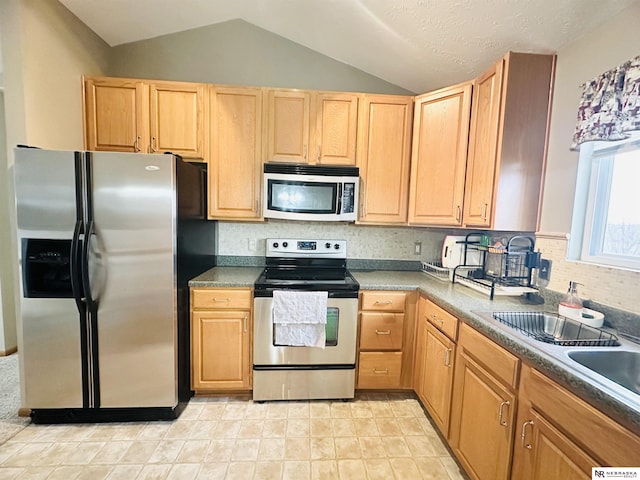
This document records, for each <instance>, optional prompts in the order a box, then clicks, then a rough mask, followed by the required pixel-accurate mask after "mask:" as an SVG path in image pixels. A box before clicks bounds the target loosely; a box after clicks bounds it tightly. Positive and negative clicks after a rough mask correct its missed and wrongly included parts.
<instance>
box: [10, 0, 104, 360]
mask: <svg viewBox="0 0 640 480" xmlns="http://www.w3.org/2000/svg"><path fill="white" fill-rule="evenodd" d="M0 21H1V22H2V23H1V24H0V32H1V34H2V42H1V43H2V48H3V51H2V53H3V55H2V56H3V62H4V85H5V99H6V101H5V115H6V144H7V148H5V149H4V151H3V152H2V154H0V170H2V174H1V175H0V182H2V188H0V192H1V193H0V194H1V195H3V198H2V201H1V202H0V210H1V212H0V240H1V245H2V256H0V278H1V279H2V308H3V325H2V327H3V329H4V331H5V333H7V332H8V333H9V334H8V335H6V337H5V339H4V341H5V348H4V350H7V349H9V348H11V347H13V346H15V345H16V342H17V339H16V335H15V318H16V313H15V305H16V295H17V289H16V288H15V286H16V285H17V283H16V282H17V265H16V264H15V259H16V258H17V250H16V239H15V218H14V211H13V184H12V173H11V171H12V166H13V158H12V150H13V147H14V146H15V145H17V144H30V145H36V146H39V147H43V148H56V149H74V148H82V95H81V91H82V90H81V81H80V78H81V75H83V74H93V75H100V74H104V73H105V71H106V66H107V62H108V55H109V49H108V46H107V45H106V43H104V42H103V41H102V40H101V39H100V38H99V37H98V36H97V35H95V34H94V33H93V32H92V31H91V30H90V29H89V28H87V27H86V26H85V25H84V24H83V23H82V22H80V21H79V20H78V19H77V18H76V17H75V16H74V15H72V14H71V13H70V12H69V11H68V10H67V9H66V8H64V7H63V6H62V5H61V4H60V3H59V2H58V1H57V0H2V1H0ZM5 153H6V154H5ZM0 350H3V348H2V346H0Z"/></svg>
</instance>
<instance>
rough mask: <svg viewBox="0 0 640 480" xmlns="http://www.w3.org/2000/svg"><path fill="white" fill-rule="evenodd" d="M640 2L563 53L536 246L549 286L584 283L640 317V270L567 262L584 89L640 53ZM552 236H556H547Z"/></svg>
mask: <svg viewBox="0 0 640 480" xmlns="http://www.w3.org/2000/svg"><path fill="white" fill-rule="evenodd" d="M638 19H640V2H636V3H635V4H634V5H632V6H631V7H629V8H627V9H626V10H623V11H622V12H620V13H619V14H618V15H616V16H615V17H614V18H613V19H611V20H610V21H609V22H607V23H605V24H604V25H601V26H600V27H599V28H596V29H595V30H593V31H591V32H585V35H584V36H583V37H581V38H580V39H578V40H577V41H575V42H573V43H572V44H570V45H567V46H566V47H564V48H562V49H561V50H559V51H558V63H557V71H556V83H555V92H554V100H553V106H552V114H551V131H550V135H549V155H548V163H547V173H546V180H545V186H544V196H543V203H542V215H541V222H540V233H541V234H542V235H539V236H538V240H537V243H536V245H537V247H538V248H540V250H541V252H542V254H543V256H544V257H547V258H549V259H551V260H552V262H553V266H552V270H551V282H550V283H549V288H550V289H552V290H556V291H560V292H564V291H566V289H567V287H568V282H569V280H573V281H576V282H580V283H582V284H584V286H583V287H581V288H580V290H581V292H582V294H583V295H585V296H586V297H589V298H591V299H592V300H594V301H596V302H599V303H602V304H605V305H610V306H613V307H616V308H620V309H622V310H626V311H630V312H634V313H638V314H640V303H639V302H638V301H637V294H638V291H640V272H634V271H629V270H623V269H615V268H609V267H600V266H596V265H590V264H586V263H581V262H575V261H568V260H567V259H566V258H567V238H566V235H565V234H566V233H569V232H570V228H571V215H572V212H573V196H574V192H575V180H576V170H577V165H578V154H577V153H576V152H570V151H569V145H570V143H571V138H572V137H573V130H574V128H575V124H576V116H577V111H578V102H579V101H580V95H581V94H582V92H581V89H580V85H581V84H582V83H584V82H586V81H588V80H590V79H591V78H593V77H596V76H597V75H599V74H601V73H603V72H604V71H606V70H609V69H611V68H613V67H616V66H618V65H620V64H621V63H624V62H625V61H627V60H629V59H631V58H633V57H635V56H636V55H638V54H640V28H638ZM549 233H551V234H552V235H550V236H547V234H549Z"/></svg>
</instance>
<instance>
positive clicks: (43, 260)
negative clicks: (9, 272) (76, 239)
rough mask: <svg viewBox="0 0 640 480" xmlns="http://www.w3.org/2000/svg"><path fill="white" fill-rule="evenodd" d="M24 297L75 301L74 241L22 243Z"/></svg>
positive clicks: (49, 240)
mask: <svg viewBox="0 0 640 480" xmlns="http://www.w3.org/2000/svg"><path fill="white" fill-rule="evenodd" d="M22 263H23V268H22V272H23V275H24V278H23V285H24V296H25V297H27V298H71V297H73V290H72V287H71V240H51V239H42V238H25V239H23V240H22Z"/></svg>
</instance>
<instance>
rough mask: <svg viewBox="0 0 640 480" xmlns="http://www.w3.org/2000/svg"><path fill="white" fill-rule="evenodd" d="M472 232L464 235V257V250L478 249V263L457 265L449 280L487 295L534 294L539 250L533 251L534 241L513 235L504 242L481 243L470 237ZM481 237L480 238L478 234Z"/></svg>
mask: <svg viewBox="0 0 640 480" xmlns="http://www.w3.org/2000/svg"><path fill="white" fill-rule="evenodd" d="M474 236H478V234H476V233H471V234H468V235H467V236H466V237H465V242H464V247H465V255H464V257H465V259H466V258H467V250H468V249H473V250H477V251H480V252H482V255H481V258H482V265H480V266H475V267H473V268H470V266H469V265H459V266H457V267H455V268H454V272H453V277H452V282H453V283H460V284H462V285H466V286H468V287H470V288H472V289H474V290H476V291H479V292H481V293H484V294H486V295H489V298H490V299H491V300H493V298H494V297H495V296H496V295H510V296H517V295H523V294H528V293H536V292H537V289H536V288H534V287H533V285H532V282H531V277H532V272H531V270H532V269H533V268H538V267H539V266H540V252H534V251H533V249H534V240H533V238H531V237H529V236H526V235H516V236H513V237H511V238H510V239H509V241H508V242H507V244H506V245H502V244H500V243H498V244H493V245H482V244H481V243H480V240H475V239H473V237H474ZM480 238H482V237H480Z"/></svg>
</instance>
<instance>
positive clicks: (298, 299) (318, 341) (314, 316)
mask: <svg viewBox="0 0 640 480" xmlns="http://www.w3.org/2000/svg"><path fill="white" fill-rule="evenodd" d="M328 297H329V294H328V292H301V291H296V290H274V292H273V310H272V318H273V323H274V324H275V329H274V330H275V332H274V335H275V338H274V341H275V344H276V345H284V346H304V347H318V348H324V347H325V344H326V333H325V325H326V323H327V299H328Z"/></svg>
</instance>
